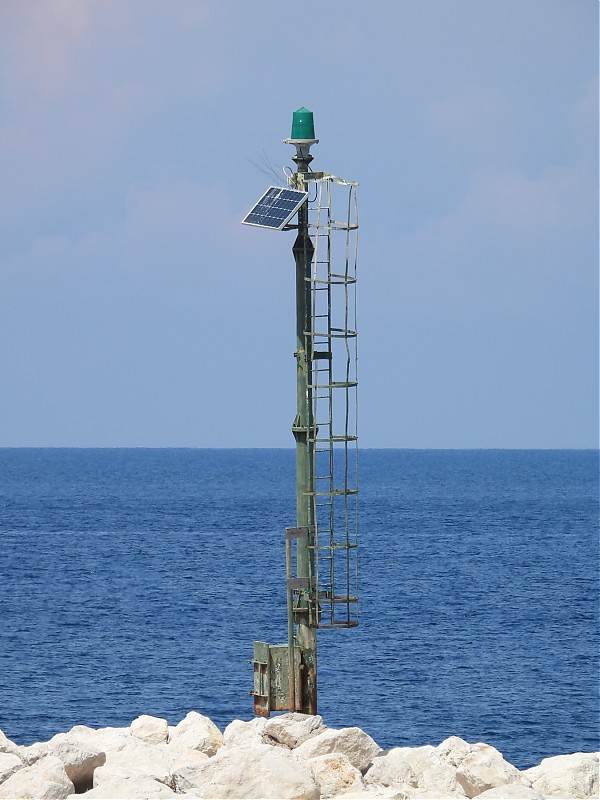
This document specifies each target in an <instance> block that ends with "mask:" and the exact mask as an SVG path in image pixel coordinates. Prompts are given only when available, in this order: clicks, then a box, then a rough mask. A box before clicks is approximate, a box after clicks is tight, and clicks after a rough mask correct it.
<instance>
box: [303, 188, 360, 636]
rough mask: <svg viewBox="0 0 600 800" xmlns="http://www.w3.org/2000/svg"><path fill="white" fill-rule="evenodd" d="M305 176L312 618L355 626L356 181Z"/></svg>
mask: <svg viewBox="0 0 600 800" xmlns="http://www.w3.org/2000/svg"><path fill="white" fill-rule="evenodd" d="M296 177H297V176H296V175H295V174H293V175H291V176H290V185H292V186H295V180H294V179H296ZM302 178H303V183H304V186H305V187H306V189H308V190H309V191H310V201H309V209H308V214H309V233H310V237H311V239H312V241H313V245H314V253H313V259H312V265H311V273H310V277H307V278H306V280H307V281H309V282H310V298H311V309H310V314H309V315H307V316H309V320H308V324H307V328H308V329H307V330H306V331H305V332H304V334H305V352H306V353H307V355H308V359H309V365H310V367H309V370H310V372H309V375H310V379H309V389H308V392H307V397H306V403H307V414H306V419H309V420H310V421H311V424H310V426H309V429H308V432H307V435H308V437H309V441H310V443H311V445H312V446H311V447H309V448H308V454H309V455H308V458H310V459H311V460H312V463H311V464H310V465H308V466H309V469H310V473H311V474H312V475H313V478H314V480H313V491H312V492H311V494H312V498H311V502H312V510H313V514H312V518H313V520H314V525H313V526H312V527H311V530H310V534H311V535H310V543H309V547H310V549H311V551H312V554H313V558H312V559H311V561H312V570H311V571H312V573H313V575H312V578H313V580H312V581H311V583H312V584H313V587H311V588H313V591H312V592H311V595H312V597H311V601H312V603H311V604H313V605H314V609H313V613H312V614H311V617H312V620H313V622H312V624H313V625H314V626H315V627H318V628H352V627H355V626H356V625H358V428H357V423H358V420H357V417H358V396H357V386H358V377H357V361H358V353H357V310H356V277H357V261H358V206H357V197H356V189H357V186H358V184H357V183H356V182H353V181H345V180H342V179H341V178H338V177H336V176H334V175H329V174H327V173H322V172H308V173H304V174H303V175H302ZM297 188H300V187H297Z"/></svg>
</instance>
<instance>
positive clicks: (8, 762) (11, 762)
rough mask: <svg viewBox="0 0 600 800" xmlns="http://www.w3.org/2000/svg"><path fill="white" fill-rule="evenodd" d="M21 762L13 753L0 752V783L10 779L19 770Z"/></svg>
mask: <svg viewBox="0 0 600 800" xmlns="http://www.w3.org/2000/svg"><path fill="white" fill-rule="evenodd" d="M22 766H23V762H22V761H21V759H20V758H19V756H17V755H15V754H14V753H3V752H0V783H2V782H3V781H5V780H6V779H7V778H10V776H11V775H13V774H14V773H15V772H16V771H17V770H18V769H21V767H22Z"/></svg>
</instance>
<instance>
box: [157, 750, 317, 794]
mask: <svg viewBox="0 0 600 800" xmlns="http://www.w3.org/2000/svg"><path fill="white" fill-rule="evenodd" d="M173 778H174V788H175V790H176V791H177V792H178V793H184V792H185V793H186V794H187V793H193V794H196V795H198V796H199V797H206V798H211V800H229V798H244V799H245V800H254V799H255V798H265V800H269V799H270V798H273V799H275V798H276V799H277V800H318V798H319V795H320V792H319V787H318V785H317V782H316V781H315V778H314V775H313V771H312V769H311V767H310V765H309V764H307V763H306V762H305V761H302V760H301V759H299V758H298V757H297V756H295V755H294V753H292V752H290V751H289V750H286V749H283V748H280V747H271V746H269V745H260V746H255V747H246V748H233V747H224V748H222V749H221V750H220V751H219V752H218V753H217V755H215V756H214V757H213V758H209V759H208V760H207V761H206V762H205V763H204V764H198V765H194V766H188V767H184V768H182V769H179V770H176V771H175V773H174V775H173Z"/></svg>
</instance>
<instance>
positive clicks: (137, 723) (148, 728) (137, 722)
mask: <svg viewBox="0 0 600 800" xmlns="http://www.w3.org/2000/svg"><path fill="white" fill-rule="evenodd" d="M129 732H130V733H131V735H132V736H135V737H136V739H141V740H142V741H143V742H146V743H147V744H161V743H164V744H166V742H167V740H168V738H169V725H168V723H167V720H166V719H162V718H161V717H151V716H149V715H148V714H142V715H141V717H138V718H137V719H134V720H133V722H132V723H131V725H130V726H129Z"/></svg>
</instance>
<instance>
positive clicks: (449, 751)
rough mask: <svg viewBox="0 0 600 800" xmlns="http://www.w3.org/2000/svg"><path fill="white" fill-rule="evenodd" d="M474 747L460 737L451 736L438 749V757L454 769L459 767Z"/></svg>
mask: <svg viewBox="0 0 600 800" xmlns="http://www.w3.org/2000/svg"><path fill="white" fill-rule="evenodd" d="M472 747H473V746H472V745H470V744H469V742H465V740H464V739H461V738H459V737H458V736H450V737H448V739H444V741H443V742H442V743H441V744H439V745H438V746H437V747H436V750H437V752H438V755H440V756H441V757H442V758H443V759H444V761H447V762H448V763H449V764H451V765H452V766H453V767H458V766H459V765H460V763H461V762H462V760H463V759H464V758H465V756H467V755H469V753H470V752H471V750H472Z"/></svg>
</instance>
